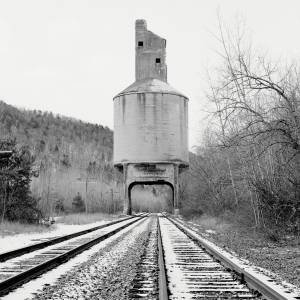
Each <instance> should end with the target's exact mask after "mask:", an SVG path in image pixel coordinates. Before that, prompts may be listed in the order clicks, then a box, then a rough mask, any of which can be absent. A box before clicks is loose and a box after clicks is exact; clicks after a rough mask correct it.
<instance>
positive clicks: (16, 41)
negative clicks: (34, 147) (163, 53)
mask: <svg viewBox="0 0 300 300" xmlns="http://www.w3.org/2000/svg"><path fill="white" fill-rule="evenodd" d="M218 9H219V10H220V11H221V14H222V16H223V19H224V20H225V21H226V23H227V24H229V25H231V24H233V23H234V20H235V16H236V15H237V14H238V15H242V16H244V17H245V19H246V23H247V26H248V28H249V29H250V30H251V32H252V38H253V41H254V42H255V43H256V44H257V45H259V47H261V48H262V49H266V50H268V51H269V53H270V54H272V56H275V57H279V56H281V57H294V58H295V59H299V53H300V38H299V30H300V15H299V13H300V0H294V1H293V0H236V1H235V0H219V1H218V0H206V1H204V0H185V1H183V0H181V1H179V0H151V1H150V0H146V1H145V0H127V1H125V0H119V1H117V0H107V1H106V0H68V1H67V0H66V1H64V0H56V1H55V0H0V99H2V100H4V101H5V102H7V103H9V104H12V105H16V106H18V107H24V108H29V109H41V110H48V111H52V112H54V113H59V114H62V115H66V116H72V117H75V118H79V119H81V120H84V121H89V122H93V123H99V124H102V125H105V126H108V127H110V128H112V127H113V106H112V104H113V102H112V98H113V96H114V95H116V94H117V93H118V92H120V91H121V90H123V89H124V88H126V87H127V86H128V85H130V84H131V83H133V82H134V22H135V20H136V19H146V20H147V23H148V29H149V30H151V31H153V32H155V33H157V34H158V35H160V36H162V37H164V38H166V39H167V64H168V81H169V83H170V84H171V85H172V86H173V87H175V88H176V89H177V90H179V91H181V92H182V93H184V94H186V95H187V96H188V97H189V98H190V103H189V119H190V121H189V130H190V148H192V146H193V145H195V144H197V142H198V141H199V139H200V136H201V128H202V127H203V125H202V126H201V124H203V121H202V119H203V117H204V116H205V113H204V112H203V111H204V110H205V106H206V103H205V96H204V89H205V86H206V81H205V80H206V69H207V68H208V67H209V66H212V65H214V62H215V61H216V54H215V51H214V50H216V49H217V48H218V44H217V41H216V40H215V38H214V37H213V35H212V33H217V10H218Z"/></svg>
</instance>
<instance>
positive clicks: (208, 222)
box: [192, 215, 231, 232]
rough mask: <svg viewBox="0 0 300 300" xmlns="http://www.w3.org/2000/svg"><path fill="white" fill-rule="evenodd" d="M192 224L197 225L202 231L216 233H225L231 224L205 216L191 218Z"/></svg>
mask: <svg viewBox="0 0 300 300" xmlns="http://www.w3.org/2000/svg"><path fill="white" fill-rule="evenodd" d="M192 222H194V223H196V224H199V225H200V226H201V227H202V228H203V229H204V230H213V231H216V232H226V231H228V230H229V228H230V227H231V224H229V223H227V222H226V221H224V220H222V219H220V218H216V217H211V216H207V215H202V216H201V217H197V218H193V219H192Z"/></svg>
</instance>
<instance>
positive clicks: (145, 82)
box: [114, 78, 188, 99]
mask: <svg viewBox="0 0 300 300" xmlns="http://www.w3.org/2000/svg"><path fill="white" fill-rule="evenodd" d="M132 93H135V94H136V93H164V94H174V95H178V96H182V97H184V98H186V99H188V98H187V97H186V96H185V95H183V94H182V93H180V92H178V91H177V90H176V89H174V88H173V87H172V86H170V85H169V84H168V83H167V82H164V81H161V80H159V79H156V78H146V79H142V80H138V81H136V82H134V83H133V84H131V85H130V86H129V87H127V88H126V89H125V90H123V91H122V92H121V93H119V94H118V95H116V96H115V97H114V98H116V97H119V96H122V95H126V94H132Z"/></svg>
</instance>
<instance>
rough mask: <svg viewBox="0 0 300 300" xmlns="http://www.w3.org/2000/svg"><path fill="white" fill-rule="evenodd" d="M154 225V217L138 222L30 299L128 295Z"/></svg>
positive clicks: (107, 297) (110, 297)
mask: <svg viewBox="0 0 300 300" xmlns="http://www.w3.org/2000/svg"><path fill="white" fill-rule="evenodd" d="M155 225H156V220H155V218H147V219H145V220H143V221H141V222H138V223H137V224H136V225H135V226H134V227H133V228H132V230H130V231H129V232H127V233H124V234H122V235H120V236H119V237H118V238H117V239H115V240H113V241H112V242H111V243H109V244H107V246H106V247H105V248H103V249H101V250H100V251H99V252H97V253H96V254H94V255H93V256H91V257H90V258H89V259H88V260H87V261H86V262H84V263H82V264H80V265H78V266H76V267H75V268H73V269H72V270H70V271H68V272H67V273H65V274H64V275H62V276H61V277H60V278H59V280H57V281H56V282H55V283H54V284H52V285H49V286H45V287H44V288H43V289H42V291H40V292H39V293H37V294H36V295H35V296H34V297H33V298H31V299H35V300H37V299H43V300H45V299H119V300H122V299H130V298H129V296H128V295H129V291H130V290H131V289H132V287H133V282H134V279H135V278H136V276H137V273H138V272H137V268H138V266H139V263H140V261H141V260H142V257H143V254H145V249H146V248H147V247H148V245H149V239H150V237H151V233H152V232H153V230H156V226H155ZM152 235H153V233H152ZM131 292H132V290H131Z"/></svg>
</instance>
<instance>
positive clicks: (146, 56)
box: [135, 20, 167, 81]
mask: <svg viewBox="0 0 300 300" xmlns="http://www.w3.org/2000/svg"><path fill="white" fill-rule="evenodd" d="M135 29H136V30H135V46H136V47H135V49H136V52H135V53H136V59H135V79H136V80H142V79H145V78H157V79H160V80H162V81H167V66H166V40H165V39H163V38H161V37H159V36H158V35H156V34H154V33H153V32H151V31H149V30H147V24H146V21H145V20H137V21H136V23H135ZM139 42H140V43H142V44H143V45H139ZM156 59H160V63H157V62H156Z"/></svg>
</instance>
